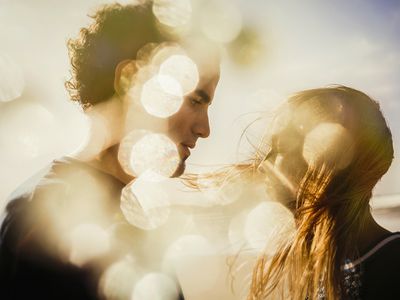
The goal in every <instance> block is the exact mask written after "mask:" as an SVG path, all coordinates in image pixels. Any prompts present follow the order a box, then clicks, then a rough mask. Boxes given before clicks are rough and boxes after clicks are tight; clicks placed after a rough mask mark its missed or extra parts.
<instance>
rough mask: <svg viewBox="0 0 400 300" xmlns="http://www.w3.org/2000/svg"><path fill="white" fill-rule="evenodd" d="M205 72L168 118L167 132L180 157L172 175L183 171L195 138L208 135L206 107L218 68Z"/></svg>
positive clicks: (209, 101) (214, 86)
mask: <svg viewBox="0 0 400 300" xmlns="http://www.w3.org/2000/svg"><path fill="white" fill-rule="evenodd" d="M206 74H207V75H203V76H200V80H199V83H198V85H197V87H196V89H195V90H193V91H192V92H191V93H189V94H187V95H186V96H185V98H184V102H183V104H182V106H181V107H180V109H179V111H178V112H176V113H175V114H174V115H172V116H171V117H169V118H168V130H167V134H168V136H169V137H170V138H171V140H172V141H173V142H174V143H175V144H176V145H177V148H178V152H179V156H180V159H181V162H180V164H179V166H178V168H177V170H176V171H175V173H174V175H173V177H177V176H180V175H182V173H183V172H184V170H185V160H186V159H187V158H188V157H189V156H190V149H193V148H194V147H195V146H196V142H197V139H198V138H206V137H208V136H209V135H210V124H209V120H208V108H209V106H210V105H211V102H212V99H213V98H214V92H215V88H216V86H217V84H218V81H219V70H215V71H214V72H211V73H210V72H209V71H208V72H207V73H206ZM200 75H202V74H200Z"/></svg>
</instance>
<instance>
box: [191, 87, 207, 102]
mask: <svg viewBox="0 0 400 300" xmlns="http://www.w3.org/2000/svg"><path fill="white" fill-rule="evenodd" d="M194 92H195V93H196V94H197V96H199V97H200V98H201V101H202V102H204V103H207V104H208V103H210V102H211V98H210V96H209V95H208V94H207V93H206V92H205V91H204V90H201V89H200V90H195V91H194Z"/></svg>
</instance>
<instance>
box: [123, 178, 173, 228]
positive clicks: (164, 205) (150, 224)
mask: <svg viewBox="0 0 400 300" xmlns="http://www.w3.org/2000/svg"><path fill="white" fill-rule="evenodd" d="M169 206H170V201H169V196H168V194H167V193H166V192H165V191H164V190H163V189H162V188H158V187H157V185H156V183H155V182H153V181H148V180H146V179H144V178H141V177H139V178H137V179H136V180H134V181H133V182H131V183H130V184H128V185H127V186H126V187H125V188H124V189H123V190H122V194H121V204H120V207H121V210H122V213H123V215H124V217H125V219H126V220H127V221H128V222H129V223H130V224H131V225H133V226H136V227H138V228H141V229H144V230H152V229H155V228H158V227H159V226H161V225H162V224H164V223H165V222H166V221H167V220H168V217H169V214H170V208H169Z"/></svg>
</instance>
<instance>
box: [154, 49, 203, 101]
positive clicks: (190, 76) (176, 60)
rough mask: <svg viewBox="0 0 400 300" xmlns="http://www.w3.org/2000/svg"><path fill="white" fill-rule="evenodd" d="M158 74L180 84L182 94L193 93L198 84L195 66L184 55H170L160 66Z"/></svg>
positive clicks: (197, 73)
mask: <svg viewBox="0 0 400 300" xmlns="http://www.w3.org/2000/svg"><path fill="white" fill-rule="evenodd" d="M159 74H161V75H166V76H170V77H172V78H174V79H175V80H176V81H177V82H179V83H180V86H181V87H182V93H183V94H184V95H185V94H188V93H190V92H191V91H193V90H194V89H195V88H196V86H197V84H198V82H199V72H198V69H197V66H196V64H195V63H194V62H193V60H191V59H190V58H189V57H187V56H186V55H172V56H170V57H169V58H168V59H166V60H165V61H164V62H163V63H162V65H161V66H160V71H159Z"/></svg>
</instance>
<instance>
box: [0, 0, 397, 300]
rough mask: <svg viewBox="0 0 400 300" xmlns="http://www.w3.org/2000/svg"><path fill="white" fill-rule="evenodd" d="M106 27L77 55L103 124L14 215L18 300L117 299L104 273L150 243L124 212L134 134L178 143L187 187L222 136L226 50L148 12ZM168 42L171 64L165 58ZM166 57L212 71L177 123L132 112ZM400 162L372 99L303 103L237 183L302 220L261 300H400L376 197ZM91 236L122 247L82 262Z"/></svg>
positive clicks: (86, 37) (13, 276) (73, 49)
mask: <svg viewBox="0 0 400 300" xmlns="http://www.w3.org/2000/svg"><path fill="white" fill-rule="evenodd" d="M93 18H94V23H93V24H92V25H91V26H90V27H89V28H85V29H82V30H81V34H80V37H79V38H78V39H76V40H71V41H70V43H69V47H70V57H71V64H72V74H73V78H72V80H71V81H69V82H68V83H67V88H68V89H69V91H70V93H71V96H72V99H73V100H76V101H78V102H79V103H80V104H81V105H82V107H83V108H84V109H85V111H86V113H87V114H88V115H89V116H90V118H91V119H92V120H93V128H92V130H93V133H92V136H91V139H89V141H88V145H87V147H86V148H85V149H84V150H83V151H82V152H81V153H80V154H79V155H78V159H76V158H74V159H73V158H63V159H61V160H59V161H55V162H54V163H53V164H52V165H51V167H50V170H49V171H48V173H47V174H46V176H45V177H44V178H43V180H41V182H40V183H39V185H37V186H36V187H35V189H34V191H33V192H31V193H28V194H24V195H21V196H19V197H17V198H16V199H14V200H13V201H11V202H10V203H9V204H8V206H7V212H6V217H5V219H4V221H3V224H2V227H1V240H0V242H1V248H0V251H1V252H0V268H1V269H0V273H1V278H0V286H1V291H0V293H1V295H2V298H3V296H4V298H5V299H22V298H27V297H34V298H40V299H99V298H100V299H101V298H107V297H109V298H112V297H111V296H110V295H109V294H107V289H103V290H100V289H99V286H100V285H101V282H102V280H103V279H102V273H103V270H104V269H105V268H107V266H109V265H110V264H112V263H113V262H115V261H117V260H118V259H120V258H121V257H125V256H126V255H128V254H130V253H134V254H138V256H140V254H142V253H143V252H144V253H145V252H146V249H145V248H143V246H142V245H140V242H138V241H139V240H140V238H141V235H142V234H143V233H142V231H140V230H138V229H137V228H134V227H133V226H131V225H130V224H128V223H127V222H126V220H125V217H126V216H125V217H124V215H123V214H122V213H121V209H120V203H119V200H120V198H121V192H122V191H123V190H124V189H125V187H126V186H127V185H129V184H130V183H131V182H132V181H134V179H135V177H136V176H140V175H142V173H141V172H142V170H143V168H142V169H141V168H140V162H139V163H137V164H136V165H135V166H132V164H131V163H129V162H130V156H129V154H126V153H123V152H122V150H121V149H128V152H129V149H130V147H131V146H132V144H130V143H129V141H130V138H131V139H132V141H136V140H135V137H131V136H130V133H131V132H132V130H136V129H142V130H147V131H150V132H157V133H158V134H160V135H162V136H163V137H167V138H168V140H169V141H172V143H173V144H174V145H175V146H176V151H177V153H176V154H177V156H176V157H175V158H174V159H171V161H173V162H174V164H173V166H174V167H173V168H168V170H167V171H168V172H169V173H168V172H167V173H168V174H167V175H170V176H175V177H177V176H180V175H181V174H182V173H183V171H184V168H185V160H186V159H187V158H188V156H189V155H190V150H189V148H194V147H195V144H196V141H197V139H198V138H200V137H201V138H206V137H207V136H208V135H209V134H210V128H209V122H208V108H209V105H210V103H211V101H212V99H213V96H214V91H215V88H216V86H217V83H218V80H219V68H218V55H214V54H213V53H214V51H213V47H212V46H210V48H206V49H205V50H207V51H204V50H202V51H196V50H199V47H198V44H196V45H195V46H193V44H187V43H180V44H179V46H176V45H177V43H176V41H174V40H172V38H170V37H167V36H164V35H163V34H161V33H160V31H159V30H158V25H157V22H156V20H155V18H154V16H153V14H152V11H151V7H150V6H149V5H147V4H143V5H140V6H133V5H126V6H121V5H110V6H105V7H103V8H102V9H100V10H99V11H98V12H97V13H96V14H95V16H94V17H93ZM165 42H168V44H167V46H166V49H168V50H167V51H166V52H163V51H162V50H163V49H165V48H162V49H161V50H160V48H159V47H158V46H157V45H160V44H163V43H165ZM149 45H150V46H149ZM171 45H172V46H171ZM203 47H204V45H203ZM178 48H179V49H178ZM170 49H172V50H171V51H170ZM176 51H177V52H176ZM160 53H161V54H160ZM165 53H167V54H168V55H170V54H171V53H172V54H173V55H177V56H182V53H184V56H186V57H187V59H189V61H193V62H195V64H196V66H197V70H198V80H195V81H194V82H196V84H195V86H193V88H191V89H188V90H189V91H188V92H187V93H185V95H184V97H183V101H182V102H179V104H180V105H179V106H177V109H176V110H175V111H174V110H172V111H170V112H169V113H168V114H163V112H161V113H160V112H155V113H154V110H151V109H149V108H148V107H147V108H146V107H143V106H145V105H144V104H143V106H141V105H138V103H137V102H135V101H132V98H134V95H135V88H137V87H138V86H141V84H140V83H141V82H142V81H143V82H148V81H146V80H143V78H148V77H147V75H148V74H151V73H152V71H153V70H154V69H157V70H159V69H160V64H159V62H160V61H163V60H165V59H167V58H168V55H167V54H165ZM174 67H176V68H179V66H178V65H176V66H174V65H173V68H172V69H173V70H174ZM140 89H141V90H142V91H143V89H144V86H143V87H142V86H141V87H140ZM141 95H143V93H142V94H141ZM151 95H153V96H156V95H157V93H153V94H151ZM175 96H176V94H175ZM174 99H175V98H174ZM133 102H134V103H133ZM157 103H158V102H157ZM153 108H154V107H153ZM149 111H152V112H153V114H152V113H149ZM160 114H161V115H162V117H160ZM99 137H100V138H99ZM99 140H100V142H99ZM131 152H133V151H131ZM124 157H128V163H126V159H124ZM133 159H134V158H133ZM143 159H144V160H145V158H143ZM392 159H393V145H392V138H391V133H390V130H389V128H388V127H387V125H386V122H385V119H384V117H383V116H382V113H381V112H380V109H379V105H378V104H377V103H376V102H375V101H373V100H372V99H371V98H369V97H368V96H367V95H365V94H363V93H362V92H359V91H357V90H354V89H351V88H347V87H343V86H339V87H331V88H321V89H314V90H307V91H303V92H299V93H297V94H295V95H293V96H292V97H290V98H289V100H288V101H287V102H286V103H285V104H284V105H282V106H281V108H280V109H279V110H278V111H277V113H276V115H275V117H274V119H273V121H272V126H271V127H270V128H269V130H268V133H267V134H266V135H265V137H263V140H262V143H261V144H260V147H259V148H258V149H257V151H256V153H255V155H254V157H253V159H252V160H251V162H250V163H245V164H238V165H234V166H232V167H231V170H230V171H229V174H231V175H232V172H233V173H237V174H241V175H244V176H246V177H248V178H251V180H254V181H258V182H260V181H261V182H263V184H265V188H266V189H267V191H268V193H269V194H270V196H271V198H273V199H274V200H276V201H279V202H281V203H282V204H284V205H286V206H287V207H288V208H289V209H290V210H291V211H292V212H293V214H294V217H295V221H296V232H295V234H294V236H293V237H291V238H290V239H289V240H288V241H287V242H286V243H285V244H282V245H280V247H279V248H278V250H277V252H276V253H275V254H274V255H273V256H272V257H266V256H265V255H262V254H261V255H260V258H259V260H258V261H257V264H256V265H255V267H254V270H253V277H252V282H251V286H250V289H249V292H248V295H249V296H248V298H249V299H267V298H268V297H272V296H271V295H275V296H276V295H279V296H280V297H281V298H283V299H287V298H289V299H306V298H308V299H341V298H346V299H347V298H349V299H396V296H398V295H399V291H398V288H397V286H396V282H397V280H398V274H397V270H398V268H399V266H400V258H399V255H398V253H399V250H400V238H399V237H400V235H399V234H393V233H390V232H389V231H387V230H385V229H384V228H382V227H380V226H379V225H378V224H377V223H375V221H374V220H373V218H372V216H371V213H370V209H369V200H370V198H371V195H372V189H373V187H374V186H375V184H376V183H377V182H378V181H379V179H380V178H381V177H382V176H383V175H384V174H385V173H386V171H387V170H388V168H389V166H390V164H391V162H392ZM225 171H226V170H224V171H223V172H221V173H220V174H225V173H226V172H225ZM165 174H166V173H165ZM165 174H164V175H165ZM211 176H214V177H217V176H219V174H216V175H215V174H211ZM221 176H222V175H221ZM88 223H90V224H92V223H96V224H100V227H101V228H110V231H111V239H110V240H111V242H108V243H105V244H103V245H102V246H99V245H96V249H95V251H98V252H97V255H95V256H93V257H89V258H90V259H87V257H86V258H85V257H82V256H79V255H77V254H76V253H75V254H74V252H73V251H72V252H71V249H73V248H74V245H73V243H74V238H73V237H74V236H77V235H78V236H79V235H82V234H81V233H80V232H81V231H79V230H82V227H80V226H81V225H83V226H85V224H88ZM75 229H76V230H75ZM89 229H93V228H88V226H86V227H84V230H86V232H92V231H90V230H89ZM71 230H72V232H71ZM96 230H100V228H97V229H96ZM83 236H85V235H83ZM71 240H72V242H71ZM77 243H78V244H79V243H84V240H82V239H81V240H79V239H78V240H77ZM78 246H79V245H78ZM138 268H140V265H139V266H138ZM199 284H201V283H199ZM115 293H117V294H118V291H116V292H115ZM114 295H115V294H114ZM179 297H180V298H183V295H182V294H180V295H179ZM117 298H118V297H117Z"/></svg>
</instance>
